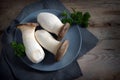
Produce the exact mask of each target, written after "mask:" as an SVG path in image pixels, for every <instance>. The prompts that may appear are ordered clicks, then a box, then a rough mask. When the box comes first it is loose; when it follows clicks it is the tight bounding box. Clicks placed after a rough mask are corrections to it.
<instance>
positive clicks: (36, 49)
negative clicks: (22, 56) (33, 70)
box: [17, 23, 45, 63]
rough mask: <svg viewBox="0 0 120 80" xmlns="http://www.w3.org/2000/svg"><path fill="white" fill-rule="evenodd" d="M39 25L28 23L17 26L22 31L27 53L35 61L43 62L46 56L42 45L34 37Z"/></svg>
mask: <svg viewBox="0 0 120 80" xmlns="http://www.w3.org/2000/svg"><path fill="white" fill-rule="evenodd" d="M37 25H38V24H37V23H27V24H20V25H18V26H17V28H19V29H20V30H21V32H22V39H23V44H24V46H25V52H26V55H27V57H28V58H29V59H30V60H31V61H32V62H33V63H39V62H41V61H42V60H43V59H44V56H45V53H44V51H43V49H42V47H41V46H40V45H39V44H38V43H37V41H36V39H35V37H34V32H35V28H36V26H37Z"/></svg>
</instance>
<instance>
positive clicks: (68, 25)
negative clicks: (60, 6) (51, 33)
mask: <svg viewBox="0 0 120 80" xmlns="http://www.w3.org/2000/svg"><path fill="white" fill-rule="evenodd" d="M69 27H70V24H69V23H66V24H64V25H63V27H62V28H61V30H60V32H59V34H58V38H57V40H62V38H63V37H64V36H65V34H66V32H67V31H68V29H69Z"/></svg>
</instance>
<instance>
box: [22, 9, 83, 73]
mask: <svg viewBox="0 0 120 80" xmlns="http://www.w3.org/2000/svg"><path fill="white" fill-rule="evenodd" d="M44 11H45V12H50V11H52V12H59V13H61V11H60V10H55V9H42V10H38V11H35V12H33V13H30V14H29V15H28V16H30V15H31V14H35V13H37V12H44ZM28 16H26V17H25V18H23V19H22V20H21V21H20V24H21V22H22V21H24V20H25V19H26V18H27V17H28ZM76 28H77V29H78V31H79V36H80V47H79V49H78V51H77V53H76V56H75V57H74V59H73V60H71V61H70V62H69V63H68V64H66V65H64V66H62V67H60V68H57V69H56V68H55V69H36V68H34V67H33V66H30V65H29V64H28V63H26V62H25V61H24V60H23V59H22V58H21V60H22V62H23V63H24V64H26V65H27V66H28V67H30V68H32V69H35V70H38V71H56V70H59V69H62V68H64V67H66V66H68V65H69V64H71V63H72V62H73V61H75V60H76V59H77V57H78V56H79V54H80V50H81V47H82V34H81V29H80V26H79V25H76Z"/></svg>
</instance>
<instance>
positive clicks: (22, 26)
mask: <svg viewBox="0 0 120 80" xmlns="http://www.w3.org/2000/svg"><path fill="white" fill-rule="evenodd" d="M38 25H39V24H38V23H26V24H19V25H17V28H19V29H21V28H25V29H26V27H30V28H31V27H36V26H38Z"/></svg>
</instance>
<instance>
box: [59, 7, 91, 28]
mask: <svg viewBox="0 0 120 80" xmlns="http://www.w3.org/2000/svg"><path fill="white" fill-rule="evenodd" d="M72 11H73V12H72V13H67V12H66V11H64V12H63V13H62V14H61V15H62V16H63V18H62V20H61V21H62V22H63V23H66V22H69V23H70V24H71V25H72V24H78V25H81V26H82V27H88V22H89V18H90V17H91V16H90V13H89V12H85V13H83V12H80V11H76V10H75V9H74V8H72Z"/></svg>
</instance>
